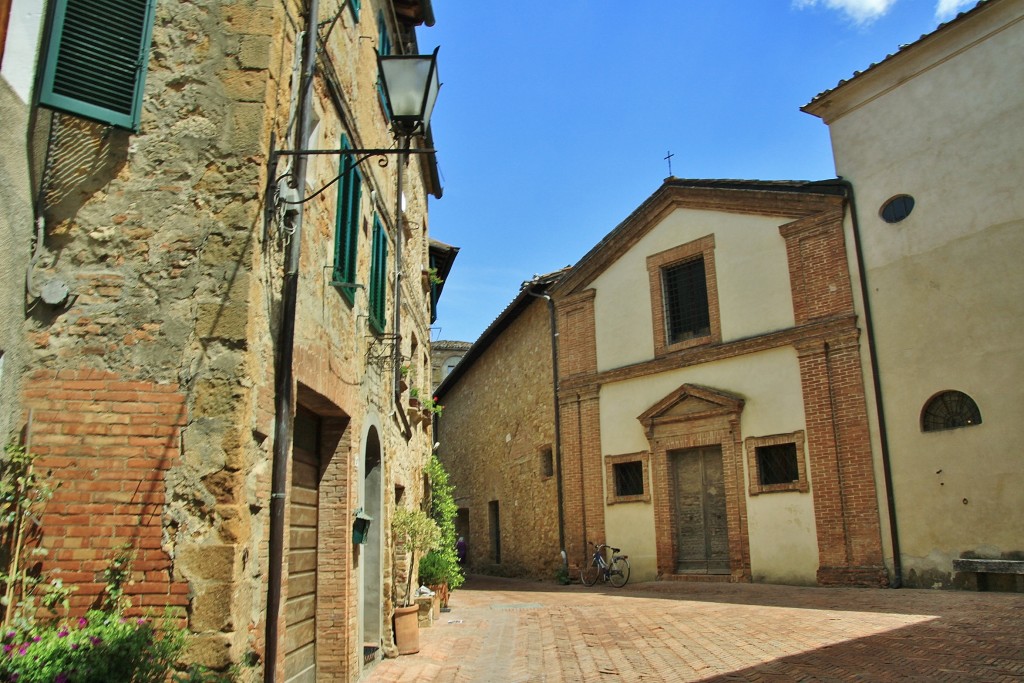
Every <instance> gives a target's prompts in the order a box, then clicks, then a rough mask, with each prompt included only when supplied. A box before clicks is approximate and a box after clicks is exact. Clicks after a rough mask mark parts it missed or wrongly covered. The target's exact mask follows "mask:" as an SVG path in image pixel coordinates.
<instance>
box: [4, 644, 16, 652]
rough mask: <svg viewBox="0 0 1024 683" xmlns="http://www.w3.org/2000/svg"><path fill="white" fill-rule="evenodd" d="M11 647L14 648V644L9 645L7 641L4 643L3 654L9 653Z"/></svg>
mask: <svg viewBox="0 0 1024 683" xmlns="http://www.w3.org/2000/svg"><path fill="white" fill-rule="evenodd" d="M13 649H14V646H13V645H11V644H10V643H7V644H6V645H4V654H7V653H9V652H10V651H11V650H13Z"/></svg>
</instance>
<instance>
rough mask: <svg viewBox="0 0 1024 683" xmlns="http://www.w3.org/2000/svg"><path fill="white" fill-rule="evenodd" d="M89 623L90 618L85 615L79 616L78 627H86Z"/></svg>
mask: <svg viewBox="0 0 1024 683" xmlns="http://www.w3.org/2000/svg"><path fill="white" fill-rule="evenodd" d="M88 625H89V620H88V619H86V618H85V617H78V628H85V627H86V626H88Z"/></svg>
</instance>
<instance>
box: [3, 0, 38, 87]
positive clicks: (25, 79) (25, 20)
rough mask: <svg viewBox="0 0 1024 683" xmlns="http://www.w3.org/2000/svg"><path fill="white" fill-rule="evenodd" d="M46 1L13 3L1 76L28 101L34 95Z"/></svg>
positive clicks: (23, 0) (29, 0) (19, 0)
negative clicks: (36, 65) (34, 81)
mask: <svg viewBox="0 0 1024 683" xmlns="http://www.w3.org/2000/svg"><path fill="white" fill-rule="evenodd" d="M44 4H45V3H43V2H42V0H13V2H12V3H11V17H10V20H9V22H8V24H7V42H6V43H5V45H4V60H3V64H2V65H0V76H3V78H4V80H5V81H7V82H8V83H9V84H10V86H11V89H12V90H14V92H15V93H17V95H18V97H19V98H21V101H22V102H28V100H29V97H31V94H32V85H33V83H32V82H33V79H34V78H35V74H36V69H35V64H36V54H37V50H38V47H39V30H40V26H41V25H42V21H43V9H44Z"/></svg>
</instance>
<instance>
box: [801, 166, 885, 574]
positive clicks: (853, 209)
mask: <svg viewBox="0 0 1024 683" xmlns="http://www.w3.org/2000/svg"><path fill="white" fill-rule="evenodd" d="M815 184H816V185H819V186H821V185H839V186H840V187H842V189H843V198H844V199H845V200H846V203H847V204H848V205H849V207H850V219H851V221H852V223H853V248H854V252H855V254H856V256H857V275H858V278H859V279H860V295H861V299H862V300H863V302H864V331H865V332H866V333H867V341H868V357H869V359H870V361H871V383H872V389H873V390H874V394H875V413H876V416H877V418H878V439H879V441H880V446H881V455H882V474H883V477H884V479H885V500H886V504H887V506H888V508H889V509H888V515H889V531H890V534H891V535H892V569H893V577H892V582H891V583H890V584H889V585H890V588H901V587H902V586H903V562H902V560H901V559H900V537H899V531H898V530H897V527H896V498H895V496H894V495H893V490H892V462H891V460H890V456H889V436H888V430H887V429H886V426H885V408H884V405H883V403H882V380H881V378H880V376H879V373H878V352H877V351H876V349H875V328H874V324H873V322H872V318H871V299H870V297H869V295H868V282H867V269H866V267H865V265H864V253H863V250H862V247H861V240H860V221H858V220H857V202H856V201H854V193H853V183H851V182H850V181H849V180H847V179H845V178H843V177H842V176H839V177H838V178H836V179H835V180H826V181H822V182H820V183H815Z"/></svg>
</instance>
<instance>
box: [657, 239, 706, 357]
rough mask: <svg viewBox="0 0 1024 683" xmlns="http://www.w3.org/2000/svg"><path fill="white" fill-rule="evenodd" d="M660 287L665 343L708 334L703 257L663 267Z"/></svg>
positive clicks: (673, 342) (674, 342)
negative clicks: (662, 297) (665, 331)
mask: <svg viewBox="0 0 1024 683" xmlns="http://www.w3.org/2000/svg"><path fill="white" fill-rule="evenodd" d="M662 286H663V287H664V300H665V325H666V328H667V332H668V343H669V344H676V343H678V342H681V341H685V340H687V339H694V338H696V337H704V336H707V335H709V334H711V316H710V314H709V312H708V284H707V279H706V277H705V274H704V258H703V257H700V258H696V259H692V260H690V261H686V262H684V263H679V264H677V265H674V266H670V267H668V268H665V269H664V270H663V271H662Z"/></svg>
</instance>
